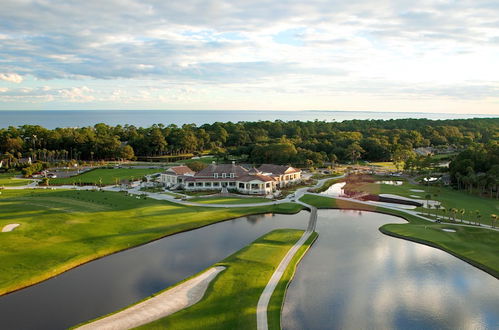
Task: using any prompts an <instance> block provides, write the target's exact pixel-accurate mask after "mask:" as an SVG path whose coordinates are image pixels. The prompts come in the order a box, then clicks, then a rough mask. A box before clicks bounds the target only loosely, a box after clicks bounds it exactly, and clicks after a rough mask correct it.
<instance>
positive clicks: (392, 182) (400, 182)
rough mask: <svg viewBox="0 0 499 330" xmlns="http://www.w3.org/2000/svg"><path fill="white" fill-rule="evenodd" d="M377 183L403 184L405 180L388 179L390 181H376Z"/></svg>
mask: <svg viewBox="0 0 499 330" xmlns="http://www.w3.org/2000/svg"><path fill="white" fill-rule="evenodd" d="M375 183H377V184H389V185H390V186H401V185H402V184H403V183H404V181H392V180H388V181H376V182H375Z"/></svg>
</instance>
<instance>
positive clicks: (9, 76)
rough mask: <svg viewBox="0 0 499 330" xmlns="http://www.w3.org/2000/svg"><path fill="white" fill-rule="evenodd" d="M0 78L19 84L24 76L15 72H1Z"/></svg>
mask: <svg viewBox="0 0 499 330" xmlns="http://www.w3.org/2000/svg"><path fill="white" fill-rule="evenodd" d="M0 80H4V81H8V82H11V83H16V84H19V83H21V82H22V81H23V77H21V76H20V75H18V74H15V73H0Z"/></svg>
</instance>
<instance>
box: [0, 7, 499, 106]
mask: <svg viewBox="0 0 499 330" xmlns="http://www.w3.org/2000/svg"><path fill="white" fill-rule="evenodd" d="M34 8H36V10H34ZM497 17H499V5H497V4H495V3H493V2H492V3H491V2H490V1H487V0H474V1H472V0H462V1H458V2H457V1H446V0H425V1H420V2H418V3H417V4H415V3H414V2H413V1H408V0H399V1H390V0H355V1H335V2H330V1H319V0H310V1H307V2H304V1H301V0H300V1H299V0H290V1H272V2H269V1H262V0H255V1H251V2H248V1H246V0H233V1H197V0H184V1H166V2H158V1H142V0H141V1H139V0H109V1H97V0H87V1H79V2H78V1H67V2H63V3H61V2H55V1H50V0H45V1H34V0H33V1H28V0H26V1H17V0H2V11H1V12H0V22H2V23H1V24H0V72H17V74H9V76H5V75H6V74H0V79H2V80H7V81H10V82H19V83H21V82H22V81H23V80H22V76H33V77H35V78H36V79H39V80H41V83H43V85H49V86H50V87H51V88H52V89H54V90H60V92H59V93H58V94H51V93H52V92H53V91H51V92H49V91H45V94H50V95H51V96H52V97H53V98H54V101H57V100H62V99H66V100H67V102H88V103H92V102H99V101H100V100H105V99H108V100H109V99H112V98H114V100H115V101H116V102H123V103H124V102H146V100H149V101H150V102H155V101H157V100H160V101H162V102H165V103H166V102H167V101H168V100H175V99H182V100H185V102H189V100H192V99H193V97H192V96H187V95H185V94H181V93H180V92H178V93H173V94H168V95H165V94H162V95H160V94H157V93H156V94H155V93H151V94H150V95H147V94H140V93H139V92H138V90H139V89H140V88H139V87H140V85H141V84H143V82H144V81H147V82H149V83H152V84H163V85H180V84H181V85H183V86H189V88H192V89H194V93H196V95H201V94H202V93H201V90H203V91H205V92H206V90H207V89H206V88H208V89H212V88H214V87H213V85H217V86H220V87H221V88H223V89H224V91H225V92H224V94H223V95H224V97H225V99H226V100H232V98H236V97H238V98H242V97H243V96H242V95H240V94H238V90H240V89H244V90H255V89H256V90H260V88H261V86H266V87H267V90H266V93H267V94H266V95H268V97H269V98H272V94H271V93H272V92H275V93H279V94H287V95H289V96H292V93H293V92H295V93H301V94H302V96H303V98H305V99H310V98H311V97H313V95H315V94H316V93H321V95H326V94H327V95H339V94H341V95H351V99H352V104H354V103H355V102H357V101H358V100H359V99H361V97H357V96H362V95H364V96H366V95H373V93H375V94H376V95H378V96H381V95H383V97H386V98H387V104H390V102H391V101H390V100H394V99H397V98H407V97H408V95H411V96H412V97H418V96H421V97H426V96H427V95H432V97H441V98H444V97H446V98H454V99H458V98H466V99H475V100H480V99H483V98H484V97H485V95H486V96H487V97H491V98H494V97H493V96H489V95H490V94H493V93H494V92H495V91H496V90H497V89H496V86H497V84H498V82H499V78H498V77H499V43H497V40H499V27H498V26H499V21H498V18H497ZM3 77H7V78H8V79H5V78H3ZM16 80H17V81H16ZM54 80H58V81H60V80H62V81H67V82H68V84H67V85H69V86H74V85H75V83H78V84H79V85H80V86H76V87H71V88H67V87H66V86H64V87H66V88H61V85H60V84H59V85H56V84H55V83H53V81H54ZM106 81H108V82H109V83H111V82H112V81H113V82H114V81H120V82H125V81H126V83H124V85H125V86H122V87H120V88H119V89H120V90H121V92H120V93H118V94H113V93H112V92H111V91H110V90H111V89H110V88H109V87H106V84H105V83H102V82H106ZM80 82H81V83H80ZM81 85H86V86H88V87H87V88H88V89H89V90H84V89H81V88H82V87H81ZM442 86H443V87H442ZM477 86H480V87H477ZM115 87H116V86H113V89H114V90H117V89H118V88H115ZM482 87H483V88H482ZM72 88H76V89H75V90H74V89H72ZM292 91H293V92H292ZM408 91H410V93H408ZM457 92H459V93H462V94H461V96H459V95H457V94H458V93H457ZM220 95H221V94H220ZM224 97H222V96H220V97H219V102H223V101H224ZM289 99H291V98H289ZM335 100H336V99H334V98H332V99H328V100H327V101H323V102H324V103H323V104H322V107H323V108H333V107H336V103H335ZM253 102H255V103H254V104H255V105H256V101H253ZM244 103H245V104H247V105H248V107H251V101H245V102H244ZM234 104H238V102H236V101H234ZM288 105H293V104H288ZM115 107H119V103H118V104H115Z"/></svg>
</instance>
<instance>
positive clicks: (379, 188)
mask: <svg viewBox="0 0 499 330" xmlns="http://www.w3.org/2000/svg"><path fill="white" fill-rule="evenodd" d="M392 180H394V181H399V179H397V178H394V179H392ZM349 188H352V186H349ZM354 189H355V190H357V191H367V192H369V193H371V194H394V195H399V196H404V197H409V198H415V197H413V196H419V197H420V199H422V200H424V199H425V196H426V195H427V194H430V195H431V198H430V199H432V200H437V201H439V202H441V203H442V205H443V207H444V208H446V209H451V208H457V209H458V210H461V209H465V215H464V219H465V220H472V221H474V220H476V213H475V211H476V210H479V211H480V214H481V216H482V217H481V218H480V222H481V223H485V224H491V218H490V215H491V214H498V213H499V201H498V200H497V199H493V198H488V197H480V196H477V195H471V194H468V193H466V192H463V191H458V190H453V189H451V188H447V187H438V186H425V185H414V184H410V183H408V182H404V183H403V184H402V185H400V186H394V185H389V184H376V183H362V184H356V185H355V186H354ZM411 189H416V190H424V192H414V191H411ZM416 210H417V211H420V212H421V213H426V212H428V209H425V208H422V207H419V208H417V209H416ZM430 212H431V213H432V214H435V210H434V209H433V210H431V211H430ZM437 213H438V214H439V215H443V211H442V210H439V211H437ZM445 215H446V216H449V212H447V213H446V214H445ZM457 217H458V218H460V217H461V215H457Z"/></svg>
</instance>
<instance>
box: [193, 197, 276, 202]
mask: <svg viewBox="0 0 499 330" xmlns="http://www.w3.org/2000/svg"><path fill="white" fill-rule="evenodd" d="M189 202H195V203H202V204H253V203H268V202H272V200H271V199H268V198H264V197H235V196H227V197H221V196H216V197H197V198H190V199H189Z"/></svg>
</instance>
